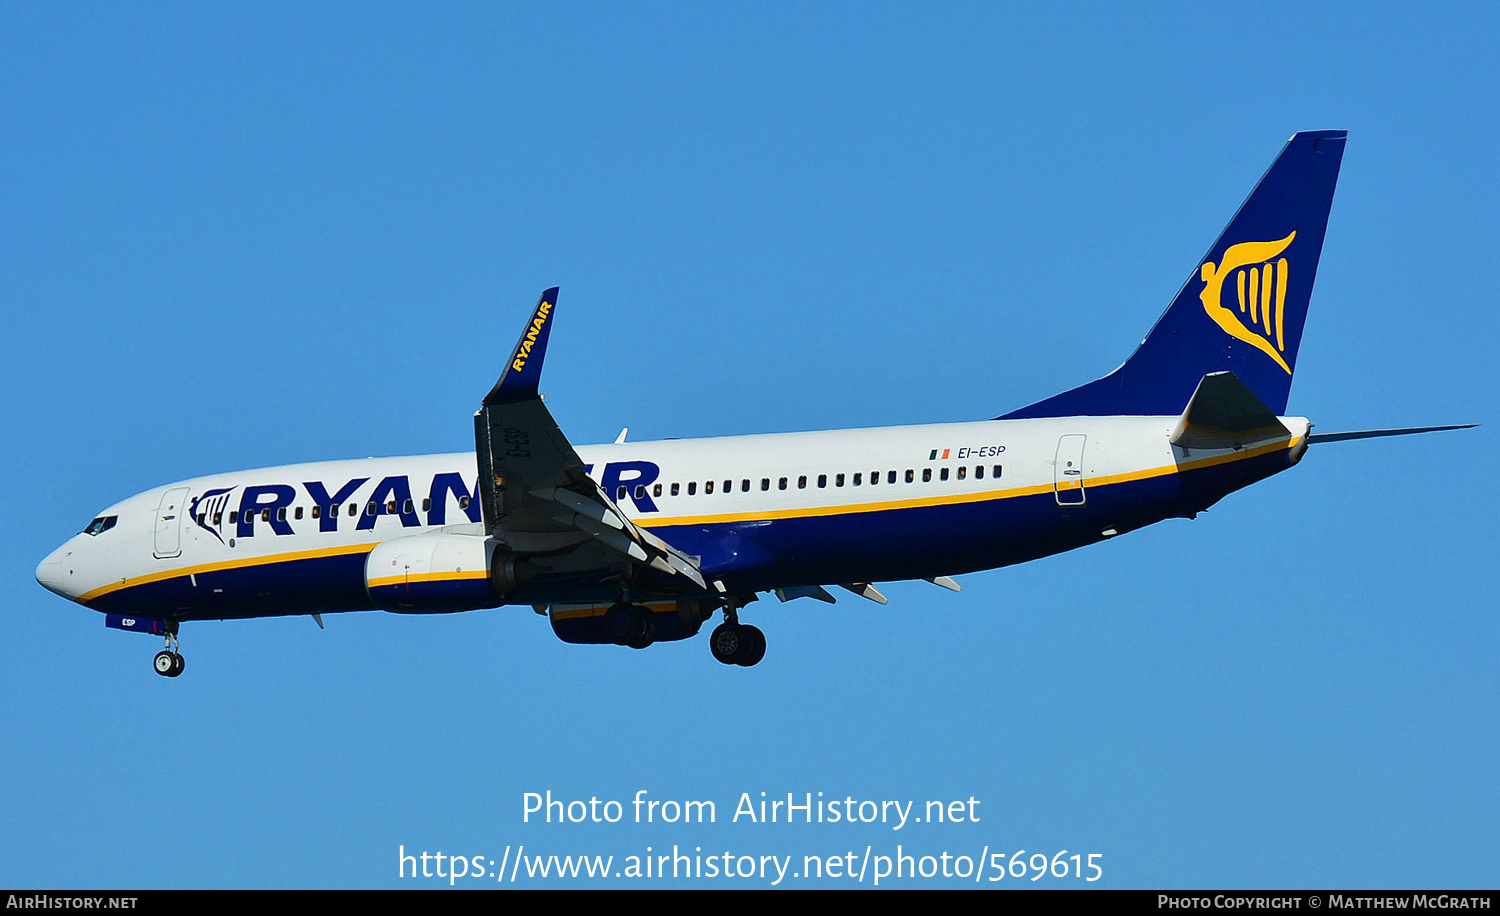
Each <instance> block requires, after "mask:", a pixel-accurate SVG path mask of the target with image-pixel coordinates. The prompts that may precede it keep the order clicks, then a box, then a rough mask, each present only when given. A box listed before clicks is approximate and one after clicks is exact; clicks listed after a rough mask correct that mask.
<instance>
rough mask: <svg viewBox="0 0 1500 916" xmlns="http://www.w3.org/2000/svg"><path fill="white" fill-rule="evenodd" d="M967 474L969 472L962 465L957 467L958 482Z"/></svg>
mask: <svg viewBox="0 0 1500 916" xmlns="http://www.w3.org/2000/svg"><path fill="white" fill-rule="evenodd" d="M968 472H969V469H968V468H967V467H964V466H963V465H959V466H958V479H959V480H963V479H964V475H965V474H967V473H968Z"/></svg>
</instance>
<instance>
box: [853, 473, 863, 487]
mask: <svg viewBox="0 0 1500 916" xmlns="http://www.w3.org/2000/svg"><path fill="white" fill-rule="evenodd" d="M863 476H864V475H863V474H855V475H854V485H855V486H856V487H857V486H859V479H860V478H861V477H863Z"/></svg>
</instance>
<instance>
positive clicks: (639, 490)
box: [635, 484, 646, 499]
mask: <svg viewBox="0 0 1500 916" xmlns="http://www.w3.org/2000/svg"><path fill="white" fill-rule="evenodd" d="M635 498H636V499H645V498H646V488H645V487H643V486H641V485H640V484H636V485H635Z"/></svg>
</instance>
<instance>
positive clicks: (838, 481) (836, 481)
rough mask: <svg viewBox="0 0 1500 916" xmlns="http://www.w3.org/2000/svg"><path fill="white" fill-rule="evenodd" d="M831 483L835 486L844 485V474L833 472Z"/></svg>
mask: <svg viewBox="0 0 1500 916" xmlns="http://www.w3.org/2000/svg"><path fill="white" fill-rule="evenodd" d="M833 485H834V486H836V487H842V486H843V485H844V475H843V474H835V475H834V477H833Z"/></svg>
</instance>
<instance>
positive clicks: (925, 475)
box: [922, 468, 932, 483]
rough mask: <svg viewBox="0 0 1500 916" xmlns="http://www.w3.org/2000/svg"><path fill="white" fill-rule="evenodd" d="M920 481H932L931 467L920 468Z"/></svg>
mask: <svg viewBox="0 0 1500 916" xmlns="http://www.w3.org/2000/svg"><path fill="white" fill-rule="evenodd" d="M922 482H923V483H932V468H923V469H922Z"/></svg>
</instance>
